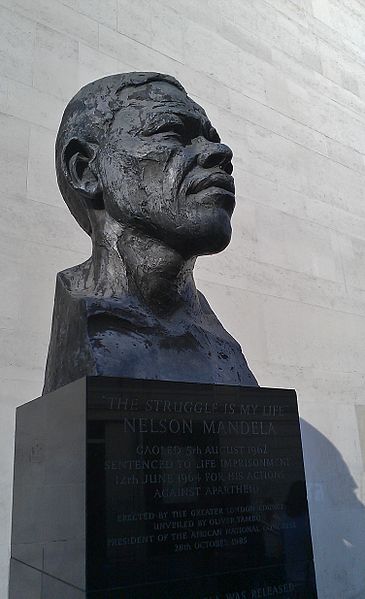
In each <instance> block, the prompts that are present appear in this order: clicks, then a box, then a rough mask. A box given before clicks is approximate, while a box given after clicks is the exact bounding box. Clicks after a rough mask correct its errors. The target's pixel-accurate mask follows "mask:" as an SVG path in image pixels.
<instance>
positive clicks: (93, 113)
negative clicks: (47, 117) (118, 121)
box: [55, 72, 186, 235]
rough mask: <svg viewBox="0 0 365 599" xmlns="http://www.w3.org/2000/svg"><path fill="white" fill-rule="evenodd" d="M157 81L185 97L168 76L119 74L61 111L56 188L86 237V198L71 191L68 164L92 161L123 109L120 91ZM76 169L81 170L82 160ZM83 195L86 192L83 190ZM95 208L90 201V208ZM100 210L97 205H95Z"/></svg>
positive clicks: (84, 91)
mask: <svg viewBox="0 0 365 599" xmlns="http://www.w3.org/2000/svg"><path fill="white" fill-rule="evenodd" d="M158 81H165V82H167V83H169V84H171V85H173V86H175V87H176V88H177V89H179V90H180V91H182V92H184V94H185V93H186V92H185V90H184V88H183V87H182V85H181V84H180V83H179V82H178V81H177V80H176V79H175V78H174V77H171V76H170V75H164V74H161V73H142V72H141V73H121V74H118V75H110V76H108V77H104V78H102V79H98V80H96V81H93V82H91V83H89V84H87V85H85V86H84V87H82V88H81V89H80V91H79V92H78V93H77V94H76V95H75V96H74V97H73V98H72V100H70V102H69V103H68V105H67V106H66V109H65V111H64V114H63V117H62V121H61V124H60V127H59V130H58V134H57V138H56V148H55V161H56V174H57V180H58V185H59V188H60V191H61V193H62V196H63V199H64V200H65V202H66V204H67V206H68V208H69V209H70V211H71V213H72V214H73V216H74V217H75V219H76V220H77V222H78V223H79V225H80V226H81V227H82V228H83V229H84V230H85V231H86V232H87V233H88V234H89V235H90V234H91V223H90V219H89V214H88V211H89V208H90V206H89V205H88V204H90V194H89V193H85V194H82V193H80V189H79V188H78V189H75V185H73V181H72V174H71V172H70V168H69V164H70V161H72V159H73V157H75V156H77V155H78V156H83V155H84V154H85V156H84V158H85V160H84V164H85V165H86V162H87V160H88V161H91V160H92V159H93V153H94V152H95V151H96V148H97V147H98V146H99V145H100V144H101V143H102V141H103V140H104V138H105V136H106V135H108V132H109V129H110V126H111V124H112V123H113V120H114V117H115V115H116V114H117V113H118V112H119V111H120V110H121V109H122V108H123V105H124V97H125V96H124V95H123V93H122V92H123V91H124V90H126V89H127V88H133V87H136V88H137V87H140V86H142V85H146V84H152V83H154V82H158ZM79 162H80V164H79V165H78V169H79V171H80V168H82V160H81V161H80V160H79ZM85 191H86V190H85ZM97 205H98V202H97V198H94V199H93V208H95V207H96V206H97ZM99 205H100V207H101V205H102V204H101V202H99Z"/></svg>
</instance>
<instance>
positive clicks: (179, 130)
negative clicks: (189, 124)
mask: <svg viewBox="0 0 365 599" xmlns="http://www.w3.org/2000/svg"><path fill="white" fill-rule="evenodd" d="M184 130H185V127H184V125H183V123H178V122H173V123H163V124H161V125H159V126H158V127H157V128H156V129H155V130H154V133H166V134H167V135H172V136H174V137H182V136H183V135H184Z"/></svg>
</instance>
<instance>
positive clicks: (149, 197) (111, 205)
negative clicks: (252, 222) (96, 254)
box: [56, 73, 235, 258]
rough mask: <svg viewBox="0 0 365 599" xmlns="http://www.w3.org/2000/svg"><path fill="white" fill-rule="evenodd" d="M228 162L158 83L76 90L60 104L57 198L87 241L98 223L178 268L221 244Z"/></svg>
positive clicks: (173, 85) (193, 108)
mask: <svg viewBox="0 0 365 599" xmlns="http://www.w3.org/2000/svg"><path fill="white" fill-rule="evenodd" d="M231 159H232V152H231V150H230V149H229V148H228V147H227V146H226V145H224V144H222V143H221V142H220V138H219V136H218V133H217V131H216V130H215V129H214V127H213V126H212V124H211V123H210V121H209V119H208V117H207V115H206V113H205V111H204V110H203V109H202V108H201V107H200V106H199V105H198V104H196V103H195V102H194V101H193V100H191V99H190V98H189V97H188V95H187V94H186V92H185V90H184V89H183V87H182V86H181V85H180V84H179V83H178V82H177V81H176V80H175V79H173V78H172V77H169V76H167V75H161V74H158V73H126V74H121V75H112V76H110V77H105V78H104V79H100V80H98V81H95V82H93V83H90V84H88V85H86V86H85V87H84V88H82V89H81V90H80V91H79V92H78V94H77V95H76V96H75V97H74V98H73V99H72V100H71V102H70V103H69V104H68V106H67V108H66V110H65V113H64V116H63V119H62V122H61V125H60V129H59V132H58V136H57V142H56V170H57V177H58V183H59V187H60V190H61V193H62V195H63V197H64V200H65V201H66V203H67V205H68V207H69V208H70V210H71V212H72V214H73V215H74V217H75V218H76V220H77V221H78V223H79V224H80V226H81V227H82V228H83V229H84V230H85V231H86V232H87V233H88V234H89V235H91V237H92V238H93V239H97V238H98V236H100V235H101V230H100V228H101V225H100V223H101V222H102V221H103V218H102V217H103V215H104V216H105V215H106V214H107V215H108V216H109V217H110V219H112V221H113V222H115V223H118V224H119V225H120V230H121V231H123V230H124V229H129V230H130V229H132V230H134V231H136V232H137V234H138V233H140V234H144V235H147V236H148V237H149V238H152V239H156V240H158V241H159V242H162V244H164V245H166V246H168V247H170V248H172V249H173V250H176V251H177V252H179V253H180V254H181V255H182V256H184V257H185V258H191V257H193V256H198V255H202V254H211V253H215V252H218V251H221V250H222V249H224V248H225V247H226V246H227V244H228V243H229V241H230V238H231V223H230V221H231V216H232V212H233V209H234V203H235V200H234V182H233V178H232V177H231V172H232V164H231ZM110 219H109V222H110Z"/></svg>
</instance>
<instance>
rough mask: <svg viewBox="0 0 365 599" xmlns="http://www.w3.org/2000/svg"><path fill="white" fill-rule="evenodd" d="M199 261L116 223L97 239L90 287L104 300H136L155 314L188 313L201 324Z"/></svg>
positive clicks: (111, 224)
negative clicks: (196, 273) (196, 267)
mask: <svg viewBox="0 0 365 599" xmlns="http://www.w3.org/2000/svg"><path fill="white" fill-rule="evenodd" d="M194 263H195V258H191V259H189V260H184V259H183V257H182V256H181V255H180V254H179V253H178V252H176V251H175V250H173V249H171V248H169V247H167V246H166V245H164V244H163V243H162V242H160V241H159V240H156V239H153V238H151V237H149V236H147V235H146V234H144V233H142V232H141V231H137V230H136V229H131V228H127V227H123V226H122V225H120V224H119V223H116V222H115V221H111V219H110V221H109V222H108V226H105V227H103V230H102V231H100V230H99V231H98V233H97V234H96V235H95V236H93V253H92V258H91V262H90V271H89V276H88V287H89V288H92V290H93V293H95V294H96V295H100V296H102V297H122V296H123V295H129V296H135V297H136V298H137V299H138V300H139V301H140V302H141V303H142V304H144V305H146V306H147V307H148V308H149V309H150V310H151V311H152V312H154V313H155V314H157V315H160V316H170V315H171V314H172V313H174V312H177V311H184V312H186V313H189V314H190V316H194V318H196V317H197V316H198V314H200V312H201V310H200V304H199V300H198V295H197V289H196V287H195V282H194V278H193V267H194Z"/></svg>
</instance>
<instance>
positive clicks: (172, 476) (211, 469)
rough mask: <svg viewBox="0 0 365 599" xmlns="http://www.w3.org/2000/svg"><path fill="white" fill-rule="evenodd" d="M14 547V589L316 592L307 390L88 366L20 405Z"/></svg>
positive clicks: (200, 598) (236, 595) (98, 597)
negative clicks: (99, 372)
mask: <svg viewBox="0 0 365 599" xmlns="http://www.w3.org/2000/svg"><path fill="white" fill-rule="evenodd" d="M12 556H13V560H12V575H11V594H10V597H11V599H33V597H34V598H35V599H49V597H50V596H52V599H58V598H59V599H66V598H70V599H78V598H79V597H83V598H85V597H89V598H90V599H91V598H93V599H107V598H110V599H117V598H118V599H121V598H122V597H123V598H128V599H132V598H133V599H145V598H146V599H147V598H148V599H151V598H155V597H156V598H169V599H174V598H180V597H181V598H184V599H185V598H191V599H223V598H226V597H229V596H230V595H229V593H231V597H232V599H261V598H266V597H272V596H275V597H280V598H283V599H299V598H300V599H312V598H313V599H315V598H316V597H317V594H316V591H315V582H314V572H313V562H312V547H311V536H310V526H309V518H308V507H307V500H306V489H305V478H304V469H303V460H302V448H301V439H300V430H299V422H298V413H297V402H296V396H295V392H294V391H290V390H282V389H264V388H261V389H260V388H253V387H251V388H249V387H247V388H244V387H237V386H223V385H199V384H192V383H171V382H161V381H142V380H131V379H130V380H128V379H115V378H106V377H88V378H86V379H81V380H79V381H77V382H76V383H71V384H70V385H67V386H66V387H63V388H61V389H58V390H57V391H55V392H53V393H51V394H49V395H48V396H43V397H42V398H39V399H37V400H34V401H33V402H30V403H29V404H26V405H24V406H22V407H21V408H18V410H17V430H16V460H15V481H14V512H13V536H12ZM15 573H16V575H15ZM30 581H31V582H30ZM22 584H23V586H24V590H23V588H22ZM29 589H32V592H33V594H31V592H30V590H29ZM27 593H28V594H27Z"/></svg>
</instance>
